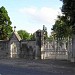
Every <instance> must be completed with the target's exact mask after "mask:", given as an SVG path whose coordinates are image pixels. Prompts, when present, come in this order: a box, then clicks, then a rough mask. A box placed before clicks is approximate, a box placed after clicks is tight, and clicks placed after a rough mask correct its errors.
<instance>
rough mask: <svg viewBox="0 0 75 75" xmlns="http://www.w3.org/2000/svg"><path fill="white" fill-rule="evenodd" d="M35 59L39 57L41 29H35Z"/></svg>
mask: <svg viewBox="0 0 75 75" xmlns="http://www.w3.org/2000/svg"><path fill="white" fill-rule="evenodd" d="M35 59H41V30H38V31H36V51H35Z"/></svg>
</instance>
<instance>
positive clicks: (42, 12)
mask: <svg viewBox="0 0 75 75" xmlns="http://www.w3.org/2000/svg"><path fill="white" fill-rule="evenodd" d="M20 12H21V13H23V14H24V15H26V16H29V19H31V20H33V21H36V22H39V23H43V24H50V25H51V24H54V22H55V19H56V18H57V15H58V14H59V13H60V14H61V12H60V10H56V9H53V8H48V7H42V8H39V9H38V8H35V7H30V8H22V9H20Z"/></svg>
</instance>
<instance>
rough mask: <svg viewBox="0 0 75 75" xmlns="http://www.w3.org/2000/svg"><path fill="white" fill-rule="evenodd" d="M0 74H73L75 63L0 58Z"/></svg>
mask: <svg viewBox="0 0 75 75" xmlns="http://www.w3.org/2000/svg"><path fill="white" fill-rule="evenodd" d="M0 75H75V63H70V62H68V61H59V60H24V59H23V60H18V59H17V60H6V59H2V60H0Z"/></svg>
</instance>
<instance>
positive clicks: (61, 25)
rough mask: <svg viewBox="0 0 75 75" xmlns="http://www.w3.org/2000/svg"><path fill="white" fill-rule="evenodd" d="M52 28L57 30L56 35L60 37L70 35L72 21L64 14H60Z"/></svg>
mask: <svg viewBox="0 0 75 75" xmlns="http://www.w3.org/2000/svg"><path fill="white" fill-rule="evenodd" d="M52 30H53V31H54V32H55V36H56V37H58V38H62V37H68V36H69V37H70V36H71V33H72V27H71V25H70V21H69V20H68V19H67V18H66V16H64V15H63V16H58V18H57V20H56V22H55V24H54V25H53V28H52Z"/></svg>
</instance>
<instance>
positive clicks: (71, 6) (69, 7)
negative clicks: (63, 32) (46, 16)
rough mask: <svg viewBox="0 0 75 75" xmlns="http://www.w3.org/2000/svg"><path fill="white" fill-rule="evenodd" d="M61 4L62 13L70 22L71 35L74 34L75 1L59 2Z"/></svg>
mask: <svg viewBox="0 0 75 75" xmlns="http://www.w3.org/2000/svg"><path fill="white" fill-rule="evenodd" d="M61 1H62V2H63V6H62V12H63V13H64V14H65V16H66V17H67V18H68V19H69V20H70V23H71V24H70V25H71V26H72V33H73V34H75V0H61Z"/></svg>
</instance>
